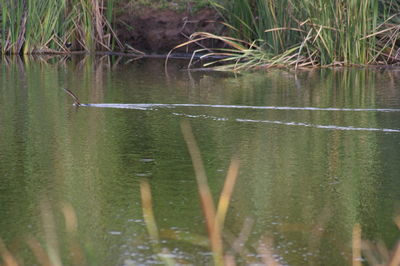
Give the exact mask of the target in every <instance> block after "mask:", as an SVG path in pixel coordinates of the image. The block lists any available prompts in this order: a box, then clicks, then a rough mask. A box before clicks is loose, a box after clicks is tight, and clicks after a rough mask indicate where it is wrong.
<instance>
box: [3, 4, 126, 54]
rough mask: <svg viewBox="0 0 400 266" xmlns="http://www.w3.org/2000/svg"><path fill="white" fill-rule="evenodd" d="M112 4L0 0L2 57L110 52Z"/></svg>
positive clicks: (114, 37)
mask: <svg viewBox="0 0 400 266" xmlns="http://www.w3.org/2000/svg"><path fill="white" fill-rule="evenodd" d="M113 3H114V1H113V0H111V1H106V3H105V2H104V1H103V0H100V1H99V0H62V1H55V0H44V1H36V0H18V1H10V0H1V1H0V10H1V32H0V35H1V43H0V47H1V51H2V53H13V54H21V53H23V54H29V53H59V52H67V51H68V48H69V47H70V46H71V45H72V46H73V47H74V48H75V49H79V50H86V51H93V50H111V49H112V47H113V44H114V43H116V44H118V45H119V43H118V39H117V38H116V35H115V33H114V32H113V30H112V28H111V24H110V23H111V19H112V9H113Z"/></svg>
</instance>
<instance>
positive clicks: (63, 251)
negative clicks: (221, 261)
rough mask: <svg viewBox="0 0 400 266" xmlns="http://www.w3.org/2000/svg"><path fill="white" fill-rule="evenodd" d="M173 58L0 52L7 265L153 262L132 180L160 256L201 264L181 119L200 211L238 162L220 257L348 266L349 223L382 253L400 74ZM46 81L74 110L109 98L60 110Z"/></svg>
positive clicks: (399, 148) (390, 221) (392, 205)
mask: <svg viewBox="0 0 400 266" xmlns="http://www.w3.org/2000/svg"><path fill="white" fill-rule="evenodd" d="M186 64H187V61H184V60H174V61H171V62H170V64H169V67H168V69H167V70H165V69H164V61H163V60H157V59H142V60H129V58H110V57H97V58H89V57H86V58H83V57H73V58H36V59H35V58H30V59H29V58H27V59H25V60H21V59H20V58H3V59H2V61H1V66H0V67H1V70H0V238H1V239H2V242H4V244H5V246H6V247H7V249H8V250H9V251H10V252H11V253H12V254H13V256H14V257H15V258H16V259H17V260H19V262H20V263H24V264H25V265H34V264H41V263H42V264H43V261H45V260H46V259H47V260H51V261H52V263H54V264H56V263H57V261H62V263H63V265H74V264H75V265H82V264H87V265H148V264H162V261H161V260H160V258H159V257H157V255H156V251H155V246H156V245H157V244H156V243H154V240H151V238H150V237H149V234H148V232H147V229H146V224H145V221H144V219H143V208H142V201H141V191H140V184H141V182H145V181H147V182H148V183H149V184H150V187H151V193H152V204H153V212H154V216H155V220H156V223H157V226H158V231H159V232H160V241H159V243H158V244H159V246H161V248H163V250H164V252H165V253H166V254H167V255H166V256H167V257H169V258H172V259H174V260H175V262H177V263H182V264H184V263H192V264H197V265H199V264H210V263H211V262H212V256H211V253H210V249H209V248H208V247H207V243H206V240H207V232H206V228H205V223H204V218H203V213H202V209H201V207H200V201H199V195H198V186H197V183H196V177H195V173H194V170H193V165H192V161H191V157H190V155H189V152H188V148H187V145H186V143H185V141H184V138H183V135H182V131H181V123H182V121H189V123H190V125H191V127H192V130H193V134H194V136H195V138H196V141H197V144H198V147H199V149H200V151H201V154H202V159H203V162H204V167H205V170H206V174H207V176H208V182H209V186H210V189H211V192H212V194H213V196H214V200H215V202H216V201H217V200H218V197H219V195H220V192H221V190H222V188H223V186H224V181H225V177H226V173H227V170H228V167H229V164H230V161H231V159H232V158H233V157H239V158H240V170H239V175H238V177H237V181H236V184H235V188H234V191H233V195H232V199H231V202H230V206H229V209H228V213H227V217H226V220H225V227H224V248H225V251H226V254H230V255H231V256H234V258H235V260H236V261H237V262H238V263H240V264H251V263H261V262H263V261H265V260H266V259H268V258H267V257H266V256H267V254H270V256H271V257H273V258H274V259H276V260H277V261H278V262H279V263H281V264H285V265H350V264H351V263H352V232H353V228H354V226H355V225H356V224H360V225H361V228H362V238H363V239H369V240H382V241H383V242H384V243H385V245H387V247H388V248H392V247H393V245H394V243H395V242H396V241H397V240H398V239H399V237H400V233H399V229H398V228H397V227H396V225H395V223H394V217H395V215H396V214H398V213H399V208H400V189H399V188H400V163H399V162H400V112H399V111H400V85H399V84H400V69H386V70H378V69H357V68H354V69H336V70H332V69H315V70H304V71H297V72H294V71H288V70H269V71H261V72H256V73H246V74H240V75H237V76H235V75H234V74H231V73H216V72H200V71H198V72H188V71H185V70H184V69H185V68H186ZM62 88H68V89H70V90H71V91H72V92H73V93H75V94H76V95H77V96H78V97H79V99H80V101H81V102H83V103H91V104H99V103H101V104H105V103H107V104H109V103H114V104H120V105H106V106H101V105H100V107H99V106H97V107H95V106H92V107H85V106H81V107H76V106H73V104H72V103H73V101H72V98H71V97H69V96H68V95H67V94H66V93H65V91H63V90H62ZM124 104H127V105H124ZM137 104H147V105H137ZM185 104H186V105H185ZM102 107H103V108H102ZM104 107H106V108H104ZM117 107H118V108H117ZM289 107H290V108H289ZM310 107H312V108H310ZM382 109H383V110H382ZM144 180H145V181H144ZM239 235H241V236H242V237H241V241H239V242H238V241H236V242H235V240H237V237H238V236H239ZM235 243H236V244H235ZM237 243H239V245H237ZM235 248H236V249H235ZM234 250H236V251H234ZM0 254H3V255H2V256H1V257H3V259H4V258H5V257H4V256H5V255H4V254H5V253H4V248H1V249H0ZM41 254H42V255H41ZM43 254H48V255H43ZM47 256H48V258H47ZM40 260H42V262H40ZM0 261H1V259H0ZM38 261H39V262H38Z"/></svg>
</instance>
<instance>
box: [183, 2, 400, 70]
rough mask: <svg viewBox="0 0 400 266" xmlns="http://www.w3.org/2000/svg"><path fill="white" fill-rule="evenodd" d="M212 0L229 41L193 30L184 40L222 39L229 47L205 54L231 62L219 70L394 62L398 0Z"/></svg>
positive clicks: (398, 52) (399, 30)
mask: <svg viewBox="0 0 400 266" xmlns="http://www.w3.org/2000/svg"><path fill="white" fill-rule="evenodd" d="M213 5H214V6H215V8H216V9H217V10H219V11H220V13H221V14H222V17H223V19H224V24H225V25H228V28H229V29H230V31H231V32H230V34H229V35H230V36H233V37H234V40H232V39H231V38H230V37H228V36H215V35H213V34H210V33H196V34H194V35H192V36H191V37H192V40H190V41H189V42H186V43H185V44H189V43H193V42H197V41H199V40H202V39H206V38H211V39H217V40H220V41H222V42H224V43H225V44H226V45H227V46H228V47H229V48H223V49H216V50H215V52H213V53H211V54H206V55H205V56H207V55H216V54H217V55H221V56H225V57H227V58H225V59H223V60H219V61H214V62H212V63H211V65H212V64H215V63H226V62H229V61H232V62H233V63H232V64H229V65H225V66H223V67H219V69H220V70H229V69H231V70H232V69H233V70H241V69H248V68H257V67H271V66H294V67H296V68H297V67H304V66H329V65H366V64H375V63H382V62H384V63H390V62H398V61H400V46H399V44H398V43H397V42H396V40H397V39H398V38H399V37H400V27H399V26H398V24H396V23H397V22H399V21H398V20H399V19H398V16H396V14H398V13H399V11H400V2H399V1H395V0H348V1H342V0H334V1H330V0H301V1H295V0H281V1H277V0H234V1H225V2H223V4H221V3H220V1H213ZM239 44H240V47H239V46H238V45H239ZM198 52H200V50H199V51H198ZM201 52H203V51H202V50H201Z"/></svg>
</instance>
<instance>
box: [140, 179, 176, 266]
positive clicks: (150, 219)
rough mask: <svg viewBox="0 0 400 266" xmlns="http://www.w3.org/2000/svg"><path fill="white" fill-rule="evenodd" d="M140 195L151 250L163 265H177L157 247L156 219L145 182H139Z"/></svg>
mask: <svg viewBox="0 0 400 266" xmlns="http://www.w3.org/2000/svg"><path fill="white" fill-rule="evenodd" d="M140 195H141V198H142V208H143V218H144V222H145V224H146V227H147V231H148V233H149V235H150V238H151V240H152V245H153V250H155V252H157V255H158V256H159V258H160V259H161V260H162V262H164V264H165V265H176V264H177V263H176V262H175V261H174V259H172V258H170V257H169V256H168V255H170V253H169V251H168V250H167V249H165V250H161V248H160V246H159V234H158V229H157V224H156V219H155V218H154V212H153V204H152V200H151V190H150V185H149V182H148V181H147V180H142V181H140Z"/></svg>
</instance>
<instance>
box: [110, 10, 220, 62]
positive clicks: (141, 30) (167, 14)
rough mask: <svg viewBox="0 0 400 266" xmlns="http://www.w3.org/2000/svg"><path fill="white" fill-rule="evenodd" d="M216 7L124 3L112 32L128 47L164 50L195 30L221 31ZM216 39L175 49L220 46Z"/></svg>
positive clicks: (154, 51) (181, 41)
mask: <svg viewBox="0 0 400 266" xmlns="http://www.w3.org/2000/svg"><path fill="white" fill-rule="evenodd" d="M219 21H220V18H219V15H218V13H217V12H216V10H215V9H213V8H211V7H204V8H202V9H200V10H196V11H193V10H190V9H186V10H183V11H182V10H171V9H155V8H149V7H147V8H143V9H137V8H135V9H133V8H131V9H130V8H129V7H124V8H123V12H119V14H118V16H117V17H116V19H115V21H114V27H115V32H116V34H117V36H118V38H119V40H120V41H121V43H122V45H123V46H124V47H126V49H127V50H129V49H130V47H132V48H134V49H137V50H139V51H142V52H145V53H146V54H166V53H168V52H169V51H170V50H171V49H173V48H174V47H175V46H177V45H179V44H182V43H184V42H186V41H188V40H189V36H190V35H191V34H192V33H194V32H210V33H216V34H222V33H223V32H224V30H225V29H224V27H223V25H222V24H221V23H219ZM220 46H221V43H218V42H216V41H215V40H204V41H201V43H196V44H191V45H188V46H186V47H182V48H179V49H177V50H176V52H180V53H188V52H193V51H194V50H197V49H202V48H205V47H207V48H214V47H220Z"/></svg>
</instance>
